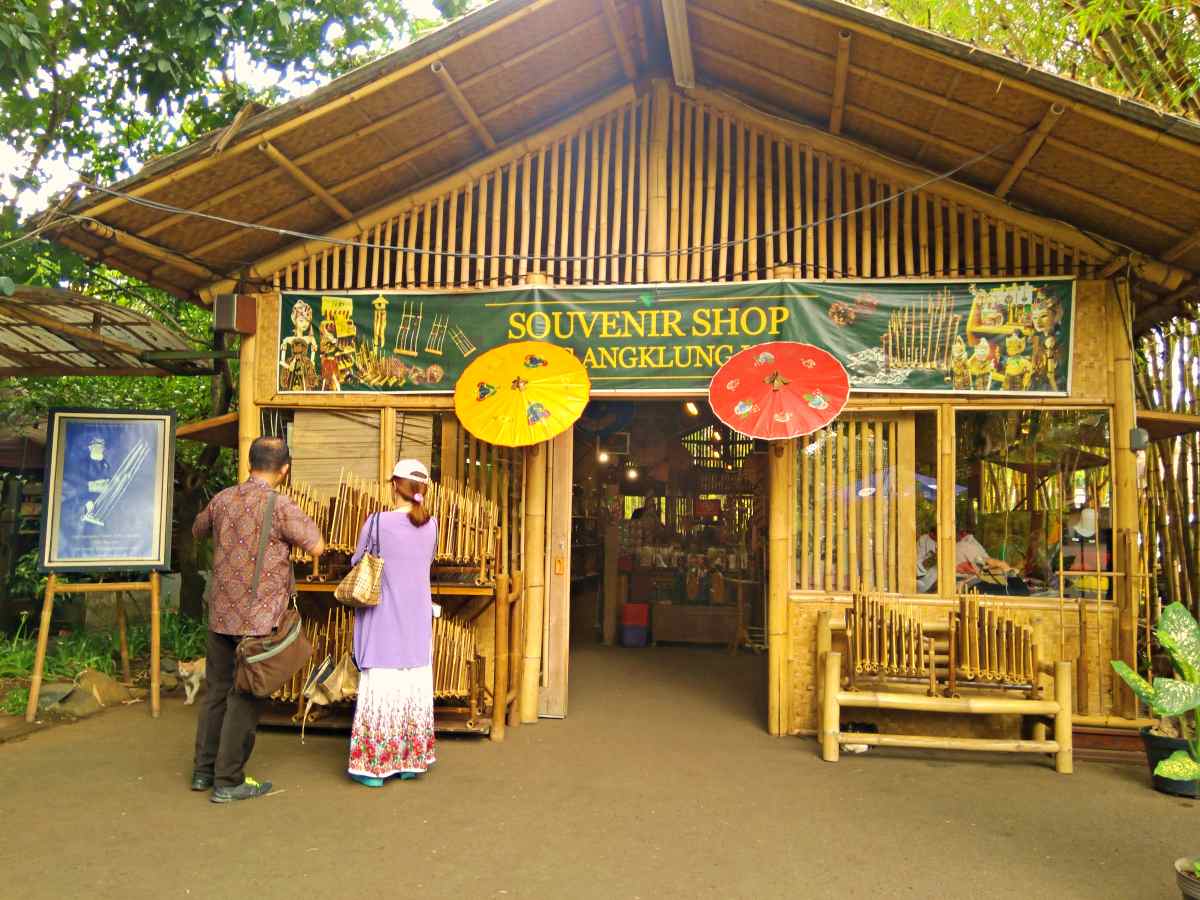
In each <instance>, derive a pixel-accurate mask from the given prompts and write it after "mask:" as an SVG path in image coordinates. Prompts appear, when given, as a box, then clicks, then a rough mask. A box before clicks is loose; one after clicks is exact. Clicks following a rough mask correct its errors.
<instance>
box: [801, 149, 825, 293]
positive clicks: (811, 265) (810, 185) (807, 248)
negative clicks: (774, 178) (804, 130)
mask: <svg viewBox="0 0 1200 900" xmlns="http://www.w3.org/2000/svg"><path fill="white" fill-rule="evenodd" d="M796 149H797V151H798V152H803V153H804V275H805V277H806V278H819V277H820V276H821V273H820V270H819V269H817V267H816V255H815V253H814V250H813V247H814V246H815V243H816V238H817V236H816V227H815V226H814V224H813V223H814V222H815V221H816V220H815V219H814V218H813V215H814V213H813V209H814V207H813V191H814V190H815V187H816V179H815V175H814V173H813V163H814V160H813V149H812V147H808V146H805V147H800V146H797V148H796ZM820 214H821V211H820V209H819V208H818V209H817V210H816V215H820Z"/></svg>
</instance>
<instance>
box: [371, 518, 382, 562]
mask: <svg viewBox="0 0 1200 900" xmlns="http://www.w3.org/2000/svg"><path fill="white" fill-rule="evenodd" d="M381 515H383V513H375V515H374V516H372V517H371V525H372V527H373V531H372V533H371V536H372V538H373V541H372V544H371V546H373V547H374V549H373V550H371V551H370V553H371V555H372V556H378V555H379V517H380V516H381Z"/></svg>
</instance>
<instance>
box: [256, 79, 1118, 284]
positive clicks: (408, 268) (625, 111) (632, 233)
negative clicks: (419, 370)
mask: <svg viewBox="0 0 1200 900" xmlns="http://www.w3.org/2000/svg"><path fill="white" fill-rule="evenodd" d="M653 96H654V95H653V94H647V95H645V96H643V97H640V98H638V99H637V100H635V101H633V102H632V103H630V104H628V105H626V106H624V107H621V108H618V109H617V110H616V111H615V112H612V113H609V114H606V115H603V116H601V117H599V118H597V119H595V120H592V121H586V122H581V123H580V126H579V128H578V130H577V131H575V132H574V133H573V134H571V135H569V136H567V137H565V138H561V139H557V140H554V141H552V142H550V143H547V144H546V145H544V146H540V147H537V148H535V149H532V150H530V152H528V153H526V154H525V155H523V156H521V157H520V158H517V159H515V160H512V161H511V162H507V163H505V164H503V165H500V166H498V167H496V168H493V169H491V170H487V171H484V172H482V173H480V174H477V175H472V174H464V176H463V178H462V180H461V182H460V183H457V184H453V185H452V186H451V187H448V188H447V189H446V190H445V191H444V192H442V193H440V194H438V195H436V196H427V197H423V198H421V197H419V196H418V199H417V200H415V201H414V202H412V203H410V204H408V205H407V208H405V209H403V211H401V212H398V213H397V214H396V215H394V216H392V217H390V218H388V219H386V220H385V221H383V222H380V223H379V224H377V225H375V226H373V227H371V228H368V229H366V230H364V231H362V232H360V233H359V235H358V237H357V239H355V240H353V241H352V242H350V244H349V245H348V246H340V247H328V248H326V249H324V250H321V251H320V252H318V253H316V254H314V255H312V256H310V257H308V258H307V259H305V260H302V261H300V262H296V263H293V264H291V265H289V266H288V267H286V268H284V269H282V270H280V271H278V272H276V273H275V275H274V279H273V280H274V283H275V286H276V287H278V288H282V289H284V290H288V289H296V290H352V289H356V288H364V289H370V288H381V289H404V288H412V289H448V288H485V287H506V286H512V285H519V284H523V283H526V281H527V280H528V278H529V276H530V274H531V273H544V274H545V275H546V277H547V278H548V280H549V282H550V283H553V284H560V285H597V284H630V283H638V282H645V281H646V280H647V274H646V269H647V265H646V264H647V257H646V255H645V254H646V253H647V251H648V250H649V249H650V248H651V247H652V246H653V245H654V242H652V241H651V240H650V235H649V233H648V232H649V227H650V219H649V216H648V210H649V207H650V200H651V198H650V190H649V187H650V174H649V166H650V160H651V152H652V150H651V147H650V130H651V117H652V114H653V110H652V105H653V102H654V100H653ZM667 96H668V98H669V100H668V103H669V107H670V108H669V113H668V118H667V122H668V124H667V141H666V144H667V146H666V148H665V152H666V156H667V185H666V187H667V196H666V213H667V215H666V230H667V234H666V236H665V242H663V246H665V249H666V252H667V253H668V254H669V255H668V257H667V280H668V281H746V280H755V279H763V278H771V277H774V276H775V275H779V274H787V275H789V276H791V277H802V278H822V279H825V278H830V279H838V278H913V277H941V278H954V277H1009V276H1033V275H1076V276H1080V277H1087V276H1088V275H1089V274H1092V273H1093V272H1094V270H1095V266H1096V261H1095V260H1093V259H1091V258H1089V257H1088V256H1087V255H1086V254H1085V253H1083V252H1081V251H1079V250H1078V249H1076V248H1074V247H1071V246H1068V245H1065V244H1063V243H1061V242H1059V241H1057V240H1054V239H1051V238H1049V237H1044V236H1042V235H1038V234H1035V233H1032V232H1030V231H1028V230H1024V229H1021V228H1018V227H1015V226H1014V225H1012V224H1011V223H1008V222H1006V221H1004V220H1003V219H1002V218H997V217H995V216H992V215H988V214H985V213H983V212H980V211H979V210H975V209H972V208H969V207H967V206H964V205H962V204H961V203H958V202H956V201H955V200H952V199H948V198H946V197H944V196H940V195H939V194H938V192H937V189H936V185H934V186H931V187H929V188H928V189H925V190H920V191H917V192H916V193H913V194H903V195H902V196H901V194H902V192H901V190H900V187H899V186H898V185H897V184H895V183H892V182H890V181H888V180H887V179H886V178H884V177H882V176H880V175H877V174H876V173H874V172H872V171H871V169H870V168H869V166H864V165H861V164H857V163H854V162H851V161H848V160H845V159H841V158H838V157H836V156H833V155H830V154H828V153H824V152H818V151H816V150H814V149H813V148H812V147H809V146H806V145H805V144H803V143H800V142H797V141H794V140H791V139H788V138H787V137H783V136H780V135H778V134H774V133H771V132H767V131H763V130H761V129H759V128H755V127H752V126H748V125H745V124H743V123H742V122H741V121H740V120H739V119H738V118H736V117H735V116H733V115H730V114H726V113H723V112H720V111H718V110H715V109H711V108H708V107H706V106H703V105H701V104H699V103H697V102H695V101H693V100H690V99H687V98H684V97H682V96H680V95H678V94H675V93H671V94H667ZM451 181H453V180H451ZM894 197H898V198H899V199H897V200H896V201H895V202H891V201H890V198H894ZM761 235H765V236H761ZM748 236H760V237H758V238H757V239H754V240H749V241H747V240H745V239H746V238H747V237H748ZM379 247H403V248H408V252H404V251H400V250H395V249H378V248H379ZM695 248H703V249H695ZM777 266H782V267H792V266H794V267H796V268H795V269H788V270H783V272H780V271H777V269H776V267H777Z"/></svg>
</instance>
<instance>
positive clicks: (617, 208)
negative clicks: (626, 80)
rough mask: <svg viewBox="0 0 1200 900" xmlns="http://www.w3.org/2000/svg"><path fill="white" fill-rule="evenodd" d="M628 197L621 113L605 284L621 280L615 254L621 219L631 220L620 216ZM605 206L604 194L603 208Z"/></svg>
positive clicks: (616, 141) (604, 263)
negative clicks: (608, 258)
mask: <svg viewBox="0 0 1200 900" xmlns="http://www.w3.org/2000/svg"><path fill="white" fill-rule="evenodd" d="M629 196H630V194H629V185H628V184H627V183H626V181H625V113H624V112H621V113H618V114H617V117H616V134H615V136H614V139H613V192H612V205H613V207H612V210H613V211H612V238H611V240H610V241H609V246H610V250H611V252H612V253H613V254H614V255H613V258H612V261H611V265H610V262H609V260H607V259H606V260H604V261H603V266H604V268H603V279H604V280H605V281H606V282H607V281H609V279H610V278H611V280H612V281H613V282H614V283H619V282H620V281H621V280H622V279H621V270H620V256H619V255H617V254H620V252H621V222H622V221H623V219H629V218H631V217H629V216H623V215H622V212H623V210H622V201H624V200H625V199H626V198H627V197H629ZM607 205H608V200H607V194H606V195H605V206H607ZM626 280H628V279H626Z"/></svg>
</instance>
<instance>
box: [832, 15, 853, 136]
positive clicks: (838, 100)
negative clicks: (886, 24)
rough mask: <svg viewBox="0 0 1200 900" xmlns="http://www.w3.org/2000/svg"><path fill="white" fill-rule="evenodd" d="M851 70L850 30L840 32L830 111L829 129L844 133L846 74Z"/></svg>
mask: <svg viewBox="0 0 1200 900" xmlns="http://www.w3.org/2000/svg"><path fill="white" fill-rule="evenodd" d="M849 71H850V32H848V31H846V30H844V29H843V30H842V31H839V32H838V47H837V60H836V61H835V62H834V68H833V105H832V108H831V109H830V111H829V131H830V133H831V134H841V133H842V116H843V115H845V112H846V75H847V74H848V73H849Z"/></svg>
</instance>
